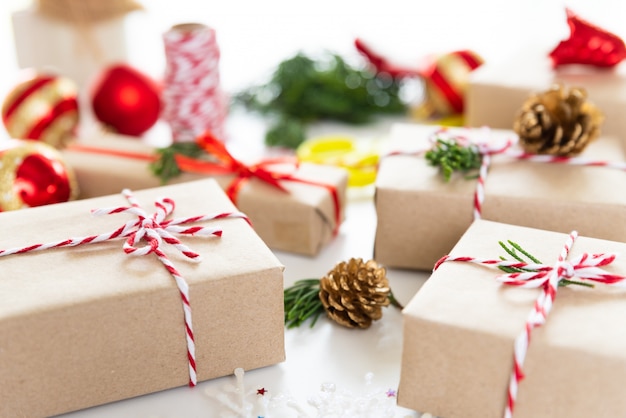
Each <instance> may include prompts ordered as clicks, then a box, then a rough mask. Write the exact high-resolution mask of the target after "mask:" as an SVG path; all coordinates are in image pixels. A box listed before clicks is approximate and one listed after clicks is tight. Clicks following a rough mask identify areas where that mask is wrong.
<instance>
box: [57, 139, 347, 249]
mask: <svg viewBox="0 0 626 418" xmlns="http://www.w3.org/2000/svg"><path fill="white" fill-rule="evenodd" d="M78 144H79V145H87V146H91V147H96V148H98V147H100V148H104V147H105V148H106V149H107V150H108V151H114V152H115V151H121V152H126V153H128V152H130V153H135V154H138V155H140V156H145V157H149V156H150V155H155V150H154V148H152V147H150V146H148V145H147V144H146V143H143V142H141V141H137V140H136V139H128V138H126V137H123V136H116V135H107V136H104V137H92V138H83V139H81V141H80V142H79V143H78ZM63 154H64V157H65V160H66V161H67V163H68V164H69V165H70V166H72V168H73V169H74V171H75V173H76V177H77V180H78V185H79V189H80V192H81V196H82V197H83V198H87V197H93V196H101V195H104V194H110V193H115V192H116V191H117V190H119V189H120V188H121V187H130V188H133V189H143V188H147V187H155V186H158V185H159V184H160V179H159V178H158V177H156V176H155V175H154V174H153V173H152V172H151V171H150V168H149V161H148V160H149V158H148V159H145V158H144V159H141V158H132V157H128V156H126V157H125V156H120V155H105V154H101V153H100V154H99V153H97V152H84V151H73V150H72V148H71V147H70V148H69V149H67V150H65V151H64V152H63ZM205 177H206V176H205V175H201V174H194V173H183V174H182V175H181V176H179V177H176V178H174V179H172V180H171V181H170V183H181V182H187V181H191V180H197V179H201V178H205ZM294 177H297V178H298V179H302V180H306V181H311V182H316V183H319V184H317V185H316V184H305V183H300V182H297V181H281V182H280V183H281V185H282V186H283V187H284V188H285V189H287V190H288V192H287V193H286V192H283V191H280V190H278V189H276V188H274V187H272V186H270V185H268V184H265V183H263V182H262V181H260V180H258V179H251V180H249V181H246V182H245V184H244V185H243V187H241V189H240V190H239V192H238V193H237V201H236V204H237V206H238V207H239V209H240V210H241V211H243V212H245V213H246V214H247V215H248V216H249V217H250V220H251V221H252V225H253V227H254V229H255V231H256V232H257V233H258V234H259V235H260V236H261V238H262V239H263V240H264V241H265V243H266V244H267V245H268V246H269V247H270V248H272V249H274V250H282V251H287V252H292V253H296V254H302V255H307V256H314V255H316V254H317V253H319V251H320V250H321V249H322V248H323V247H324V246H325V245H327V244H328V243H329V242H330V241H331V240H332V239H333V238H334V236H335V235H336V233H337V231H338V229H339V227H340V225H341V223H342V221H343V219H344V216H345V204H346V189H347V183H348V175H347V172H346V170H344V169H342V168H338V167H330V166H323V165H317V164H308V163H303V164H301V165H300V166H299V169H298V170H297V171H296V172H295V174H294ZM214 178H215V179H216V180H217V182H218V183H219V184H220V185H221V186H222V187H223V188H227V187H228V186H229V185H230V184H231V182H232V181H233V180H234V178H235V177H234V176H233V175H219V176H214ZM331 190H332V191H331ZM333 193H334V194H336V198H337V202H335V201H334V196H333Z"/></svg>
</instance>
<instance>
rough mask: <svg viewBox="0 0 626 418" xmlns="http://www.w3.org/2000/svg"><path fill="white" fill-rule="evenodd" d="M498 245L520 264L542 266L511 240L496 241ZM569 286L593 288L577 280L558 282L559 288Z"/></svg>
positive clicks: (504, 268) (510, 269) (505, 269)
mask: <svg viewBox="0 0 626 418" xmlns="http://www.w3.org/2000/svg"><path fill="white" fill-rule="evenodd" d="M498 244H500V247H502V249H504V251H506V253H507V254H509V255H510V256H511V257H513V259H515V260H517V261H519V262H520V263H534V264H542V263H541V261H539V260H538V259H537V258H536V257H534V256H533V255H532V254H530V253H529V252H528V251H526V250H524V249H523V248H522V247H521V246H520V245H519V244H518V243H516V242H513V241H511V240H508V241H507V242H506V243H504V242H502V241H498ZM507 244H508V245H507ZM500 259H501V260H506V258H505V257H502V256H501V257H500ZM498 268H499V269H500V270H502V271H503V272H505V273H521V272H525V271H532V270H528V269H523V268H516V267H507V266H499V267H498ZM571 284H574V285H578V286H585V287H594V286H593V284H591V283H585V282H581V281H578V280H569V279H561V280H560V281H559V286H568V285H571Z"/></svg>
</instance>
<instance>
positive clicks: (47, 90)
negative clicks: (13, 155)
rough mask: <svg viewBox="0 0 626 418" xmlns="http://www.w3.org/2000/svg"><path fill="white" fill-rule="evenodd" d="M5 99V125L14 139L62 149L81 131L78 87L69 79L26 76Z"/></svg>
mask: <svg viewBox="0 0 626 418" xmlns="http://www.w3.org/2000/svg"><path fill="white" fill-rule="evenodd" d="M23 77H24V81H22V82H20V83H18V84H17V85H16V86H15V87H13V89H12V90H11V91H10V92H9V94H8V95H7V96H6V97H5V99H4V102H3V104H2V121H3V123H4V126H5V128H6V130H7V132H8V133H9V135H10V136H11V137H12V138H16V139H32V140H37V141H41V142H44V143H46V144H49V145H51V146H53V147H55V148H62V147H64V146H65V144H66V142H67V141H68V140H69V139H71V138H72V137H73V136H74V132H75V131H76V129H77V127H78V121H79V110H78V86H77V85H76V83H74V82H73V81H72V80H71V79H69V78H67V77H62V76H57V75H51V74H38V73H36V72H33V71H26V72H25V73H24V76H23Z"/></svg>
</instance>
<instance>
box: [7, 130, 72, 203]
mask: <svg viewBox="0 0 626 418" xmlns="http://www.w3.org/2000/svg"><path fill="white" fill-rule="evenodd" d="M77 195H78V184H77V182H76V177H75V175H74V172H73V171H72V169H71V168H70V167H69V166H68V165H67V164H66V163H65V162H64V161H63V157H62V155H61V153H60V152H59V151H57V150H56V149H54V148H53V147H51V146H49V145H46V144H44V143H41V142H35V141H28V140H17V139H12V140H9V141H6V142H2V143H0V212H4V211H10V210H17V209H23V208H27V207H32V206H42V205H47V204H53V203H62V202H67V201H69V200H73V199H76V197H77Z"/></svg>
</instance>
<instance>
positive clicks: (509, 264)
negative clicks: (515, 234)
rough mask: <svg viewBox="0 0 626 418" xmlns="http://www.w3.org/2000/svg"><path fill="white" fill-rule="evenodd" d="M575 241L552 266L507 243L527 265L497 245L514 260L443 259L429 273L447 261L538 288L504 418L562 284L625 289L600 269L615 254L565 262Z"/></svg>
mask: <svg viewBox="0 0 626 418" xmlns="http://www.w3.org/2000/svg"><path fill="white" fill-rule="evenodd" d="M577 237H578V233H577V232H576V231H572V232H571V233H570V234H569V235H568V237H567V240H566V242H565V244H564V245H563V248H562V249H561V252H560V253H559V256H558V258H557V261H556V263H555V264H554V265H553V266H551V265H547V264H542V263H540V262H538V260H536V259H535V258H534V257H532V256H531V255H529V254H528V253H526V252H525V251H524V250H522V249H521V248H520V247H519V246H517V244H514V243H511V244H513V246H514V248H515V249H517V250H518V251H520V252H521V253H522V254H524V255H526V256H527V257H528V258H530V259H531V261H532V262H531V263H526V262H524V261H523V260H522V258H521V257H519V256H518V255H517V253H516V252H515V250H510V249H508V248H507V247H505V246H504V245H503V244H502V243H501V245H502V246H503V248H505V250H507V252H509V254H511V255H513V256H514V258H516V259H515V260H505V259H502V258H500V259H479V258H475V257H468V256H450V255H446V256H444V257H442V258H441V259H440V260H439V261H438V262H437V263H436V264H435V267H434V269H433V271H434V270H437V269H438V268H439V267H440V266H441V265H442V264H443V263H444V262H447V261H459V262H468V263H473V264H479V265H484V266H492V267H497V268H499V269H501V270H503V271H507V272H508V273H507V274H503V275H498V276H497V277H496V280H498V281H500V282H502V283H504V284H506V285H511V286H517V287H522V288H541V293H540V294H539V296H538V297H537V299H536V301H535V303H534V305H533V308H532V310H531V311H530V313H529V315H528V318H527V319H526V324H525V326H524V329H523V331H522V332H521V333H520V334H519V335H518V336H517V338H516V339H515V343H514V353H513V368H512V372H511V377H510V379H509V386H508V391H507V401H506V405H505V411H504V417H505V418H512V416H513V410H514V407H515V402H516V399H517V391H518V386H519V383H520V381H521V380H522V379H524V371H523V366H524V361H525V359H526V353H527V351H528V346H529V345H530V336H531V333H532V330H533V329H534V328H537V327H540V326H541V325H543V324H545V322H546V320H547V317H548V315H549V313H550V311H551V309H552V305H553V303H554V300H555V298H556V294H557V290H558V288H559V287H560V286H562V285H563V282H566V284H582V285H586V286H590V287H593V284H591V285H589V284H588V282H591V283H601V284H605V285H609V286H620V287H624V286H626V277H625V276H621V275H617V274H613V273H610V272H607V271H605V270H603V269H602V268H601V267H604V266H607V265H609V264H611V263H612V262H613V261H614V260H615V258H616V257H617V256H616V254H613V253H604V254H588V253H583V254H581V255H579V256H577V257H575V258H573V259H572V260H570V261H568V260H567V257H568V256H569V254H570V251H571V249H572V247H573V245H574V242H575V240H576V238H577ZM574 278H575V279H577V280H579V281H573V280H572V279H574Z"/></svg>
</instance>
